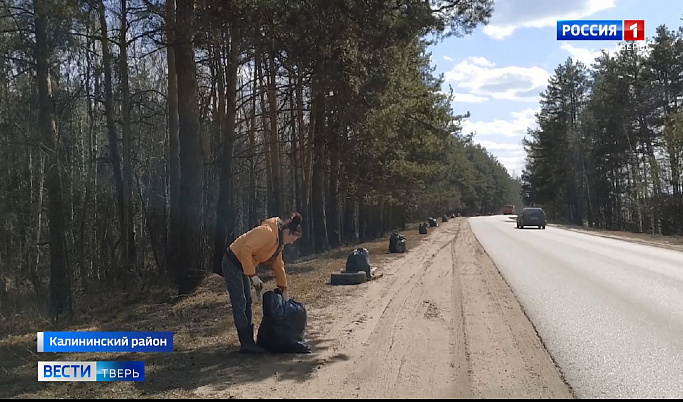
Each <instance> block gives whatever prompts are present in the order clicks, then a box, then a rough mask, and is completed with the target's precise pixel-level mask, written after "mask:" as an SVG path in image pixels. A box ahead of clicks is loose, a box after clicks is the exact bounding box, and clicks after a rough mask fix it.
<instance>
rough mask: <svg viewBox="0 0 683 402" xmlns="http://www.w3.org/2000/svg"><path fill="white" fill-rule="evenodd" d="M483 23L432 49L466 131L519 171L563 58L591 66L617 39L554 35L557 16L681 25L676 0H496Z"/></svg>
mask: <svg viewBox="0 0 683 402" xmlns="http://www.w3.org/2000/svg"><path fill="white" fill-rule="evenodd" d="M494 7H495V9H494V11H493V16H492V17H491V20H490V22H489V24H488V25H486V26H480V27H478V28H477V29H476V30H475V31H474V32H473V33H472V34H471V35H469V36H466V37H463V38H448V39H445V40H443V41H441V42H439V43H437V44H435V45H432V46H431V47H430V48H429V51H430V52H431V57H432V65H433V66H434V68H435V69H436V71H435V74H443V76H444V80H445V81H444V84H443V88H442V89H443V90H444V91H446V92H448V91H449V88H452V89H453V93H454V96H455V99H454V101H453V105H452V106H453V111H454V113H456V114H464V113H466V112H467V111H469V112H470V114H471V116H470V118H469V119H467V120H465V121H464V122H463V133H464V134H467V133H470V132H474V133H475V137H474V140H475V141H476V142H478V143H480V144H482V145H483V146H484V147H486V149H487V150H488V151H489V152H490V153H491V154H493V155H494V156H496V158H497V159H498V160H499V161H500V162H501V163H502V164H503V165H504V166H505V167H506V168H507V170H508V173H510V174H511V175H513V176H515V175H521V173H522V169H523V168H524V159H525V156H526V153H525V152H524V148H523V147H522V139H523V138H524V137H525V135H526V132H527V129H528V128H535V127H537V126H536V119H535V117H534V114H535V113H536V112H538V110H539V100H540V96H539V95H540V93H541V92H543V91H544V90H545V88H546V84H547V82H548V78H549V77H550V76H551V75H552V74H553V72H554V70H555V68H557V66H558V65H560V64H563V63H564V62H565V61H566V60H567V58H568V57H571V58H572V59H574V60H580V61H582V62H584V63H586V64H587V65H591V64H592V62H593V61H594V60H595V57H597V56H598V55H599V54H600V51H601V50H606V51H608V52H614V51H615V50H617V49H618V48H619V47H620V46H621V44H620V43H619V42H616V41H576V40H574V41H558V40H557V33H556V26H557V20H562V19H610V20H625V19H635V20H645V36H646V38H651V37H653V36H654V34H655V29H656V28H657V26H659V25H666V26H667V27H668V28H669V29H678V27H680V26H683V21H681V18H682V17H683V1H681V0H495V4H494Z"/></svg>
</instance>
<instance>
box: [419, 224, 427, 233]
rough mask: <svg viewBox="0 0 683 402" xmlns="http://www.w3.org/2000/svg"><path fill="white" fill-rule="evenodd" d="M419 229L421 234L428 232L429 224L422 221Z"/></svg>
mask: <svg viewBox="0 0 683 402" xmlns="http://www.w3.org/2000/svg"><path fill="white" fill-rule="evenodd" d="M417 230H418V231H419V233H420V234H427V224H426V223H424V222H422V223H420V226H418V228H417Z"/></svg>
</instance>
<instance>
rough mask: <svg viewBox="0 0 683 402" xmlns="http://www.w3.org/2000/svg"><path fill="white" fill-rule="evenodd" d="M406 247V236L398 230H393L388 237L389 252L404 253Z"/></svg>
mask: <svg viewBox="0 0 683 402" xmlns="http://www.w3.org/2000/svg"><path fill="white" fill-rule="evenodd" d="M406 247H407V246H406V237H405V236H403V235H402V234H400V233H398V232H393V233H392V234H391V237H389V252H390V253H405V252H406Z"/></svg>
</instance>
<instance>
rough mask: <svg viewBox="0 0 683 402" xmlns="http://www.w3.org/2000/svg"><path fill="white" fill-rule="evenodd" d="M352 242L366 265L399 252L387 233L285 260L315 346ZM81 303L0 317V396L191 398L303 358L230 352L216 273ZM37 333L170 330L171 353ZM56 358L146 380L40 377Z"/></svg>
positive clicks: (415, 239)
mask: <svg viewBox="0 0 683 402" xmlns="http://www.w3.org/2000/svg"><path fill="white" fill-rule="evenodd" d="M430 229H432V228H430ZM437 230H438V229H437ZM430 231H431V232H433V231H434V230H433V229H432V230H430ZM402 233H403V234H404V235H405V236H406V238H407V241H408V250H411V249H412V248H414V247H415V246H416V245H417V244H418V243H419V242H421V241H423V240H424V239H425V238H426V237H427V235H420V234H418V232H417V225H416V224H413V225H409V226H408V228H407V230H406V231H404V232H402ZM356 247H365V248H367V249H368V250H369V252H370V258H371V264H372V265H373V266H380V267H381V265H382V264H383V263H384V262H386V261H388V260H392V259H395V258H400V256H401V255H400V254H390V253H389V252H388V250H389V242H388V238H383V239H379V240H376V241H372V242H368V243H364V244H361V245H357V246H348V247H343V248H340V249H337V250H334V251H331V252H328V253H325V254H322V255H318V256H316V257H314V258H309V259H306V260H302V261H298V262H296V263H292V264H287V267H286V268H287V272H288V275H289V283H290V294H291V296H292V297H293V298H295V299H296V300H297V301H300V302H302V303H304V304H305V305H306V306H307V309H308V311H309V329H308V330H307V334H308V341H309V342H310V343H311V345H312V346H313V347H314V348H316V347H323V346H320V345H318V344H317V340H316V333H318V332H319V330H320V326H321V325H322V324H320V323H319V321H321V319H320V318H319V317H317V316H316V313H317V309H319V308H322V307H325V306H330V305H334V304H335V303H341V301H340V300H341V298H343V297H345V296H346V294H347V292H346V291H345V290H344V287H332V286H329V279H330V273H332V272H336V271H339V270H341V269H343V268H344V265H345V263H346V258H347V256H348V254H349V253H350V252H351V251H352V250H353V249H354V248H356ZM259 275H260V276H261V278H262V279H263V281H264V283H265V286H266V288H273V287H274V285H275V283H274V278H273V276H272V274H271V273H270V272H269V271H268V270H262V271H260V272H259ZM80 304H81V307H82V311H81V312H80V313H79V314H77V316H76V317H74V318H72V319H70V320H68V321H63V322H61V323H60V324H58V325H54V326H53V325H51V324H50V322H49V321H47V320H46V319H44V318H41V317H40V316H39V315H38V314H35V315H31V316H30V317H29V316H13V317H8V318H6V319H5V320H4V322H3V325H2V326H3V328H0V331H2V332H0V336H2V338H0V397H2V398H64V397H70V398H193V397H195V394H194V393H193V390H194V389H196V388H197V387H200V386H202V385H208V384H212V385H214V386H225V387H227V386H228V385H227V384H230V383H239V382H245V381H256V380H258V379H259V377H260V376H263V375H265V374H264V370H263V368H264V367H268V366H269V365H271V364H274V361H276V362H278V363H283V362H284V363H283V364H289V362H290V361H291V364H303V363H302V362H301V361H299V362H296V361H292V358H291V356H289V357H288V356H275V357H274V356H272V355H267V356H263V357H253V356H251V357H250V356H243V355H240V354H239V353H237V350H238V342H237V334H236V332H235V330H234V327H233V322H232V313H231V310H230V303H229V301H228V294H227V291H226V290H225V283H224V280H223V278H222V277H220V276H218V275H210V276H209V277H207V278H206V279H205V280H204V282H203V283H202V284H201V285H200V287H199V288H198V289H197V291H196V292H195V293H194V294H192V295H191V296H189V297H185V298H174V297H172V295H171V294H170V292H169V291H168V290H166V289H157V290H153V291H150V290H146V291H144V292H136V293H134V294H133V293H124V292H119V293H114V294H112V293H108V294H106V295H104V294H102V295H100V296H99V297H97V298H95V299H91V300H89V301H88V302H87V303H86V302H85V301H82V302H81V303H80ZM83 304H85V306H82V305H83ZM340 308H341V307H340ZM260 321H261V306H260V301H256V300H255V305H254V322H255V323H256V325H257V326H258V323H260ZM38 331H172V332H174V352H173V353H60V354H57V353H43V354H41V355H37V354H36V352H35V351H36V332H38ZM57 360H71V361H74V360H77V361H107V360H121V361H133V360H136V361H145V376H146V381H145V382H134V383H125V382H105V383H86V382H80V383H78V382H76V383H68V382H62V383H60V382H41V383H39V382H38V381H37V367H38V361H57ZM308 364H317V363H316V362H315V361H312V362H309V363H308ZM292 371H296V372H301V370H292ZM181 373H182V374H181ZM270 374H272V373H270Z"/></svg>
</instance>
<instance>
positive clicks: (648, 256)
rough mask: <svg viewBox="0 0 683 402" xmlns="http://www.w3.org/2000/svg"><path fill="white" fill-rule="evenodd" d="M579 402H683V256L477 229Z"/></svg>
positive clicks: (501, 228)
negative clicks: (613, 401) (641, 401)
mask: <svg viewBox="0 0 683 402" xmlns="http://www.w3.org/2000/svg"><path fill="white" fill-rule="evenodd" d="M470 225H471V228H472V231H473V233H474V234H475V236H476V238H477V239H478V240H479V242H480V243H481V244H482V245H483V246H484V248H485V249H486V251H487V253H488V254H489V256H490V257H491V259H492V260H493V262H494V263H495V264H496V266H497V267H498V270H499V271H500V273H501V274H502V275H503V277H504V278H505V279H506V281H507V283H508V284H509V285H510V287H511V288H512V290H513V292H514V293H515V295H516V296H517V299H518V300H519V302H520V303H521V305H522V306H523V307H524V309H525V312H526V314H527V316H528V317H529V318H530V320H531V322H532V323H533V325H534V326H535V328H536V330H537V331H538V334H539V335H540V337H541V339H542V340H543V342H544V344H545V346H546V348H547V350H548V352H549V353H550V355H551V356H552V357H553V359H554V360H555V362H556V364H557V365H558V367H559V369H560V371H561V372H562V373H563V374H564V377H565V380H566V381H567V382H568V383H569V385H570V386H571V387H572V388H573V391H574V393H575V396H576V397H578V398H681V397H683V252H679V251H673V250H667V249H663V248H659V247H653V246H647V245H641V244H635V243H631V242H626V241H622V240H616V239H609V238H604V237H598V236H592V235H589V234H583V233H578V232H574V231H567V230H562V229H558V228H554V227H552V226H548V227H547V228H546V229H545V230H538V229H536V228H533V229H522V230H520V229H516V228H515V221H514V218H512V219H510V218H508V217H504V216H493V217H480V218H479V217H478V218H472V219H470Z"/></svg>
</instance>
